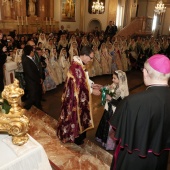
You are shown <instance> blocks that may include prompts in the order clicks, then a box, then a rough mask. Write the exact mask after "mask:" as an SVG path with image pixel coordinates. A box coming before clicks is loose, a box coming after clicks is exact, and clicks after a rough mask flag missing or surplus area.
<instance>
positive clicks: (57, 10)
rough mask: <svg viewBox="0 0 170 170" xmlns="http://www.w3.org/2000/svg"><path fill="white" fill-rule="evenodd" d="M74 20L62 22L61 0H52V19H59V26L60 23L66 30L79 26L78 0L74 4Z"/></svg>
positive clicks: (73, 29)
mask: <svg viewBox="0 0 170 170" xmlns="http://www.w3.org/2000/svg"><path fill="white" fill-rule="evenodd" d="M75 9H76V11H75V14H76V15H75V22H62V21H61V0H54V19H55V20H56V21H59V28H60V27H61V25H63V26H64V28H65V29H67V30H68V31H75V30H76V28H79V24H80V0H76V6H75Z"/></svg>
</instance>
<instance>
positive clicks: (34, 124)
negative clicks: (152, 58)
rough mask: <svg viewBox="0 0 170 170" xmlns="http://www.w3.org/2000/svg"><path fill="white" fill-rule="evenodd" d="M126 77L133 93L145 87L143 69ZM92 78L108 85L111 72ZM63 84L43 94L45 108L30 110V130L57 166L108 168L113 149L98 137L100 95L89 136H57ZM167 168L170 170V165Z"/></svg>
mask: <svg viewBox="0 0 170 170" xmlns="http://www.w3.org/2000/svg"><path fill="white" fill-rule="evenodd" d="M127 78H128V85H129V91H130V94H133V93H137V92H139V91H143V90H145V86H144V84H143V79H142V72H141V71H139V70H132V71H130V72H128V73H127ZM91 79H92V80H93V81H94V82H95V83H98V84H102V85H107V84H111V80H112V75H104V76H97V77H93V78H91ZM63 87H64V84H61V85H59V86H57V88H56V89H54V90H51V91H48V92H46V94H44V96H43V98H44V99H45V101H43V102H42V106H43V111H41V110H38V109H37V108H35V107H32V108H31V109H30V110H29V111H28V112H27V116H28V117H29V118H30V120H31V128H30V131H29V133H30V134H31V136H33V137H34V138H35V139H36V140H37V141H38V142H39V143H41V144H42V145H43V147H44V149H45V151H46V153H47V155H48V158H49V160H50V162H51V165H52V167H53V169H55V170H72V169H74V170H87V169H89V170H109V167H110V163H111V160H112V151H110V152H107V151H105V150H104V149H103V148H102V146H101V145H100V144H99V143H98V142H96V141H95V132H96V129H97V127H98V124H99V121H100V119H101V117H102V114H103V111H104V110H103V106H102V105H101V96H92V103H93V118H94V125H95V127H94V129H92V130H89V131H88V132H87V138H86V140H85V143H84V144H83V145H81V146H77V145H75V144H63V143H61V142H60V141H59V139H58V138H57V137H56V131H55V129H56V125H57V120H58V118H59V115H60V107H61V95H62V90H63ZM169 162H170V161H169ZM169 164H170V163H169ZM169 164H168V165H169ZM167 170H170V166H168V169H167Z"/></svg>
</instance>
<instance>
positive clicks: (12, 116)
mask: <svg viewBox="0 0 170 170" xmlns="http://www.w3.org/2000/svg"><path fill="white" fill-rule="evenodd" d="M23 94H24V91H23V89H21V88H20V87H19V81H18V80H17V79H15V80H14V83H13V84H10V85H8V86H5V88H4V90H3V92H2V98H3V99H6V100H7V101H8V103H9V104H10V105H11V109H10V110H9V113H8V114H4V113H2V112H1V113H0V132H1V131H2V132H8V133H9V134H10V135H12V142H13V144H15V145H23V144H24V143H26V142H27V141H28V135H27V132H28V128H29V119H28V118H27V117H26V116H25V115H24V112H25V109H23V108H21V106H20V104H19V102H20V100H21V96H22V95H23Z"/></svg>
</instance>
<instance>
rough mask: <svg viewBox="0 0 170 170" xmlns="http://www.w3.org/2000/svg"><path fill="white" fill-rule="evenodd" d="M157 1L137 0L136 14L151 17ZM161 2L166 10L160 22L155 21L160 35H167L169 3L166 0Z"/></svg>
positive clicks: (169, 25)
mask: <svg viewBox="0 0 170 170" xmlns="http://www.w3.org/2000/svg"><path fill="white" fill-rule="evenodd" d="M157 2H158V1H156V0H151V1H148V0H145V1H144V0H138V12H137V16H138V17H141V16H145V17H150V18H153V16H154V9H155V6H156V4H157ZM163 3H164V4H165V6H166V12H165V14H163V16H161V22H158V23H157V31H158V32H159V34H161V35H169V33H170V31H169V27H170V20H169V15H170V4H169V2H168V1H163Z"/></svg>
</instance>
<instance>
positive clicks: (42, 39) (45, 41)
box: [38, 33, 47, 48]
mask: <svg viewBox="0 0 170 170" xmlns="http://www.w3.org/2000/svg"><path fill="white" fill-rule="evenodd" d="M39 42H41V43H42V48H45V47H46V44H47V40H46V36H45V34H44V33H40V35H39V38H38V43H39Z"/></svg>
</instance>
